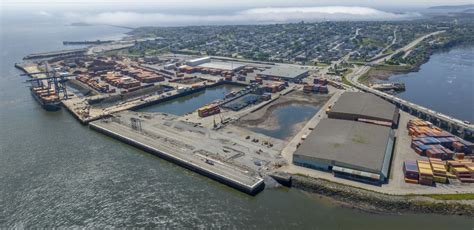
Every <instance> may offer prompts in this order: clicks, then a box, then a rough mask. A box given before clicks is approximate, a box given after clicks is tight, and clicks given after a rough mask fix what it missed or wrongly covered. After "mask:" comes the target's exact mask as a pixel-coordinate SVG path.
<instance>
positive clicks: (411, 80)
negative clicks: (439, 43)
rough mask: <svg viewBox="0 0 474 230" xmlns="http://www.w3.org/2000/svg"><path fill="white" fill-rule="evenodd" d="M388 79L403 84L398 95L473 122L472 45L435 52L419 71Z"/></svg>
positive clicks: (473, 49)
mask: <svg viewBox="0 0 474 230" xmlns="http://www.w3.org/2000/svg"><path fill="white" fill-rule="evenodd" d="M389 80H390V81H395V82H403V83H405V86H406V91H405V92H403V93H400V94H398V96H399V97H401V98H403V99H406V100H408V101H411V102H414V103H417V104H420V105H422V106H425V107H427V108H430V109H433V110H435V111H438V112H441V113H444V114H447V115H449V116H452V117H455V118H458V119H461V120H467V121H470V122H471V123H474V46H471V47H457V48H454V49H451V50H449V51H445V52H438V53H435V54H433V55H432V56H431V57H430V60H429V61H428V62H427V63H425V64H423V65H421V66H420V71H418V72H411V73H406V74H400V75H394V76H392V77H390V79H389Z"/></svg>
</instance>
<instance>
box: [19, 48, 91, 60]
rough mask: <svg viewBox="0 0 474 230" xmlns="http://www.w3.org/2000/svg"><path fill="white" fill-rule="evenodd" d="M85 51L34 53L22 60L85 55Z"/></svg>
mask: <svg viewBox="0 0 474 230" xmlns="http://www.w3.org/2000/svg"><path fill="white" fill-rule="evenodd" d="M86 51H87V49H71V50H59V51H52V52H44V53H34V54H29V55H27V56H25V57H24V58H23V60H28V59H39V58H53V57H66V56H75V55H83V54H85V52H86Z"/></svg>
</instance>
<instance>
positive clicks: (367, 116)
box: [328, 92, 400, 128]
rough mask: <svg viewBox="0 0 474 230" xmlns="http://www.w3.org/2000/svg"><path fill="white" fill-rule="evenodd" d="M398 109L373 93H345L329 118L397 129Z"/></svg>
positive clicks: (334, 106)
mask: <svg viewBox="0 0 474 230" xmlns="http://www.w3.org/2000/svg"><path fill="white" fill-rule="evenodd" d="M399 116H400V114H399V111H398V108H397V107H396V106H395V105H394V104H392V103H390V102H387V101H385V100H383V99H382V98H380V97H377V96H375V95H373V94H371V93H363V92H345V93H343V94H342V95H341V97H340V98H339V100H338V101H337V102H336V103H335V104H334V105H333V106H332V108H331V109H330V111H328V117H329V118H335V119H344V120H352V121H362V122H367V123H373V124H378V125H385V126H391V127H393V128H396V127H397V126H398V120H399Z"/></svg>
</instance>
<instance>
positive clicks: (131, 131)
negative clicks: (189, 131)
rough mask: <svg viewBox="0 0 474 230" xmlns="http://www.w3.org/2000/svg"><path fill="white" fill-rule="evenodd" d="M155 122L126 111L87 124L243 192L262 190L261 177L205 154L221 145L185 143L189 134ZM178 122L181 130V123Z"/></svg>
mask: <svg viewBox="0 0 474 230" xmlns="http://www.w3.org/2000/svg"><path fill="white" fill-rule="evenodd" d="M162 119H163V118H160V120H162ZM165 119H166V118H165ZM127 120H129V121H130V122H128V121H127ZM159 122H160V121H159V120H154V119H141V118H139V117H135V116H133V114H132V113H128V112H126V113H121V116H120V117H112V118H111V119H102V120H99V121H94V122H91V123H90V127H91V128H92V129H94V130H96V131H98V132H100V133H103V134H105V135H108V136H110V137H113V138H115V139H117V140H120V141H123V142H125V143H127V144H130V145H132V146H135V147H137V148H140V149H142V150H144V151H146V152H149V153H151V154H153V155H156V156H158V157H160V158H163V159H165V160H167V161H170V162H173V163H175V164H178V165H180V166H182V167H184V168H187V169H189V170H192V171H194V172H197V173H199V174H201V175H204V176H207V177H209V178H211V179H213V180H216V181H218V182H221V183H223V184H225V185H228V186H230V187H232V188H235V189H237V190H239V191H242V192H245V193H247V194H250V195H256V194H257V193H259V192H260V191H262V190H263V189H264V182H263V179H262V178H260V177H258V176H256V175H254V174H252V173H250V172H249V171H247V170H243V169H241V168H238V167H236V166H234V165H230V164H228V163H225V162H222V161H220V160H216V159H214V158H211V157H210V156H208V154H209V153H210V152H209V151H212V152H214V150H216V151H217V149H219V148H220V149H222V147H223V146H222V145H220V144H219V145H218V146H214V145H216V143H204V145H202V144H203V143H202V141H198V142H196V141H192V140H191V141H189V142H188V141H187V138H190V137H188V136H186V133H182V134H181V135H179V133H178V135H177V133H175V131H174V130H173V129H172V128H171V127H166V126H162V125H161V124H159ZM168 122H171V121H168ZM179 125H180V126H179V127H180V129H182V128H183V124H181V123H180V124H179ZM224 148H225V147H224Z"/></svg>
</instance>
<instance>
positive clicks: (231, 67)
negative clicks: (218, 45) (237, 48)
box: [199, 62, 245, 72]
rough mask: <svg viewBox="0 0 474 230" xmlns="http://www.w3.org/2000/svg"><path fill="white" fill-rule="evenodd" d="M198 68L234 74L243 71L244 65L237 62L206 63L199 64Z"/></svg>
mask: <svg viewBox="0 0 474 230" xmlns="http://www.w3.org/2000/svg"><path fill="white" fill-rule="evenodd" d="M199 67H202V68H208V69H218V70H224V71H234V72H236V71H239V70H241V69H243V68H244V67H245V65H243V64H241V63H238V62H206V63H203V64H200V65H199Z"/></svg>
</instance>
